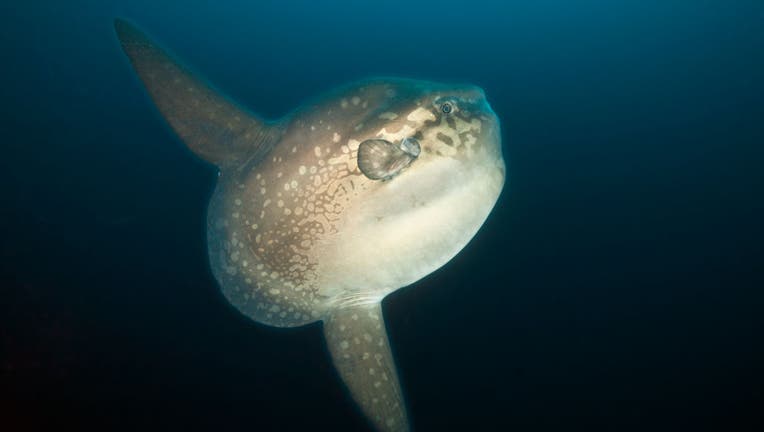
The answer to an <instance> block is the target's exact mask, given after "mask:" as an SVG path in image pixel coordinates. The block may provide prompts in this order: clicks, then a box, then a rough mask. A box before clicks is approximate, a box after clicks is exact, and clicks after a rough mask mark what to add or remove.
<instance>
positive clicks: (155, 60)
mask: <svg viewBox="0 0 764 432" xmlns="http://www.w3.org/2000/svg"><path fill="white" fill-rule="evenodd" d="M114 27H115V29H116V31H117V36H118V37H119V40H120V42H121V43H122V48H123V49H124V50H125V53H127V56H128V57H129V58H130V62H131V63H132V65H133V67H134V68H135V71H136V72H137V73H138V76H139V77H140V78H141V80H142V81H143V83H144V84H145V86H146V89H147V90H148V92H149V95H150V96H151V98H152V99H153V100H154V102H155V103H156V105H157V107H158V108H159V111H160V112H161V113H162V115H163V116H164V117H165V118H166V119H167V122H168V123H169V124H170V126H171V127H172V128H173V129H174V130H175V131H176V132H177V133H178V135H179V136H180V137H181V138H182V139H183V141H184V142H185V143H186V145H187V146H188V148H189V149H191V151H193V152H194V153H196V154H197V155H198V156H199V157H201V158H202V159H205V160H207V161H209V162H212V163H213V164H215V165H217V166H219V167H221V168H222V167H227V166H241V165H242V164H246V163H250V162H252V161H255V162H256V161H257V160H258V159H260V158H262V156H264V155H265V154H267V152H268V151H269V150H270V149H271V148H272V146H273V144H274V143H275V142H276V140H277V138H278V136H279V135H280V133H281V131H280V128H279V127H276V126H274V125H271V124H267V123H266V122H264V121H263V120H261V119H259V118H257V117H256V116H255V115H253V114H251V113H249V112H247V111H245V110H244V109H242V108H240V107H238V106H237V105H236V104H234V103H233V102H231V101H229V100H228V99H227V98H225V97H224V96H223V95H221V94H220V93H219V92H217V91H215V90H214V89H213V88H212V87H211V86H210V85H208V84H207V83H205V82H204V81H203V80H202V79H199V78H197V77H194V76H193V75H192V74H191V73H190V72H189V71H188V70H187V69H186V68H184V67H183V66H181V65H180V64H178V63H177V62H176V61H175V60H173V59H172V58H171V57H170V56H169V55H167V53H165V52H164V51H163V50H162V49H161V48H159V47H158V46H157V45H156V44H154V43H153V42H152V41H151V40H149V38H148V37H147V36H146V35H145V34H143V33H142V32H141V31H140V30H138V29H136V28H135V27H133V26H132V25H131V24H129V23H127V22H125V21H122V20H116V21H115V23H114Z"/></svg>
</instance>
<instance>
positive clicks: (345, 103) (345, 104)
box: [340, 99, 348, 108]
mask: <svg viewBox="0 0 764 432" xmlns="http://www.w3.org/2000/svg"><path fill="white" fill-rule="evenodd" d="M340 106H341V107H342V108H347V107H348V100H347V99H342V101H341V102H340Z"/></svg>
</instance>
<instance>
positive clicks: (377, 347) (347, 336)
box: [324, 303, 409, 431]
mask: <svg viewBox="0 0 764 432" xmlns="http://www.w3.org/2000/svg"><path fill="white" fill-rule="evenodd" d="M324 334H325V335H326V341H327V345H328V346H329V352H330V353H331V355H332V359H333V360H334V365H335V367H336V368H337V370H338V371H339V373H340V376H341V377H342V379H343V380H344V381H345V384H346V385H347V387H348V388H349V389H350V393H351V394H352V396H353V398H354V399H355V400H356V402H358V404H359V405H360V406H361V409H362V410H363V412H364V413H365V414H366V416H367V417H368V418H369V419H371V421H372V423H373V424H374V426H375V427H376V429H377V430H380V431H408V430H409V424H408V419H407V417H406V407H405V404H404V401H403V395H402V393H401V387H400V384H399V383H398V374H397V372H396V370H395V363H394V361H393V356H392V353H391V351H390V344H389V342H388V340H387V331H386V329H385V322H384V319H383V317H382V305H381V304H380V303H373V304H363V305H357V306H351V307H346V308H340V309H335V310H334V311H332V312H331V313H330V314H329V316H328V318H326V319H325V321H324Z"/></svg>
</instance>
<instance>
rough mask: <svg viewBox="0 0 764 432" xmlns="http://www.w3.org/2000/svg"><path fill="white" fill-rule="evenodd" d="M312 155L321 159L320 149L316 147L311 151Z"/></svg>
mask: <svg viewBox="0 0 764 432" xmlns="http://www.w3.org/2000/svg"><path fill="white" fill-rule="evenodd" d="M313 153H315V155H316V157H321V147H319V146H316V148H314V149H313Z"/></svg>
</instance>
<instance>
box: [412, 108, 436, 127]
mask: <svg viewBox="0 0 764 432" xmlns="http://www.w3.org/2000/svg"><path fill="white" fill-rule="evenodd" d="M406 120H408V121H412V122H414V123H417V124H422V123H424V122H425V121H428V120H429V121H435V115H434V114H433V113H432V112H430V110H428V109H427V108H422V107H419V108H417V109H415V110H414V111H411V114H409V115H408V116H407V117H406Z"/></svg>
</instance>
